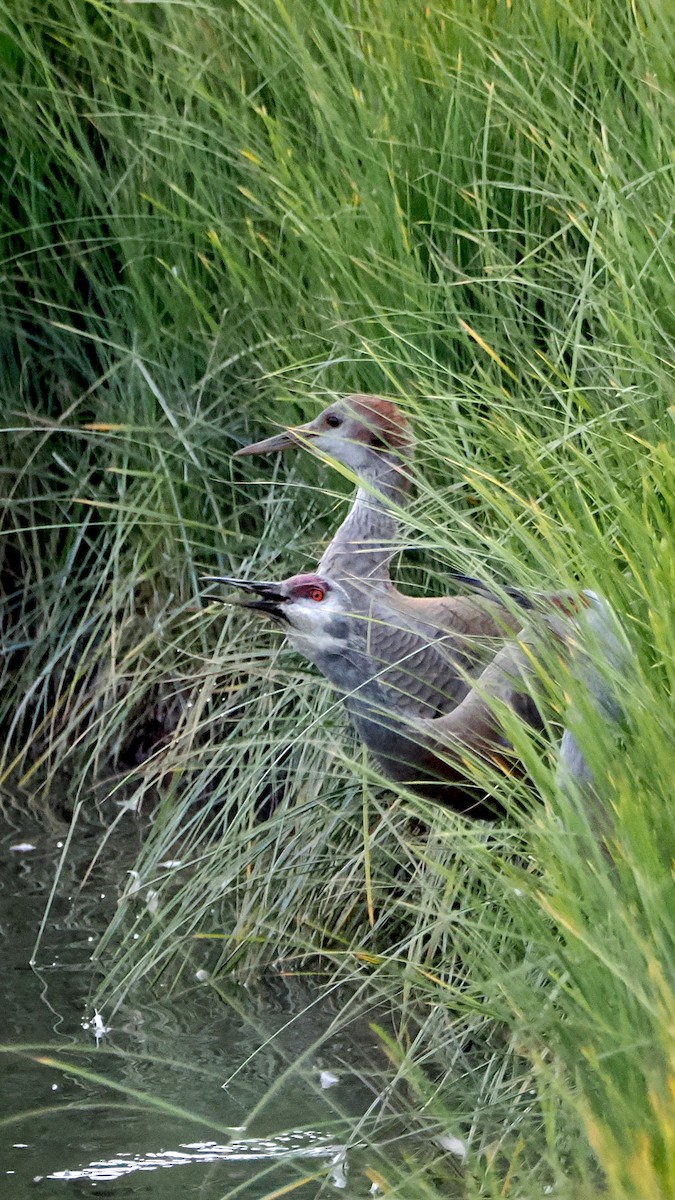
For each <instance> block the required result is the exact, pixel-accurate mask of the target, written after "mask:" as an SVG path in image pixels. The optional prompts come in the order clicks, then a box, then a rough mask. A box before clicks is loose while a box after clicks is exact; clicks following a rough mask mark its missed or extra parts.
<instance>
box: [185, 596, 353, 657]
mask: <svg viewBox="0 0 675 1200" xmlns="http://www.w3.org/2000/svg"><path fill="white" fill-rule="evenodd" d="M204 578H205V581H206V582H210V583H226V584H229V585H230V586H231V587H236V588H239V589H240V590H241V591H243V592H245V593H248V594H247V595H246V596H244V597H241V598H232V599H230V600H229V603H231V604H238V605H241V606H242V607H243V608H248V609H252V610H254V611H256V612H261V613H263V614H264V615H265V616H267V617H270V618H271V619H272V620H273V621H275V622H277V623H278V624H279V625H281V626H282V627H283V628H284V631H285V632H286V633H287V634H288V636H289V637H290V640H291V641H292V642H293V644H294V645H295V646H296V648H297V649H299V650H301V651H302V653H303V654H304V655H305V657H306V658H309V659H310V661H312V662H314V663H317V665H319V666H321V663H320V660H321V658H322V656H324V655H341V654H344V653H345V651H347V650H348V649H355V648H357V647H359V648H361V646H362V644H365V638H366V630H365V623H364V622H363V620H362V619H360V618H359V617H358V616H357V615H355V614H353V612H352V609H353V606H352V604H351V603H350V600H349V597H348V595H347V592H346V591H345V590H344V588H343V587H341V585H340V584H339V583H336V582H335V581H333V580H328V579H325V578H323V577H322V576H320V575H311V574H308V575H292V576H291V577H290V579H283V580H282V581H281V582H280V583H269V582H266V581H265V582H263V581H261V580H257V581H255V580H249V579H234V578H232V577H231V576H228V575H221V576H214V575H208V576H205V577H204Z"/></svg>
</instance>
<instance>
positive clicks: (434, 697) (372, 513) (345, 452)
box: [236, 394, 520, 717]
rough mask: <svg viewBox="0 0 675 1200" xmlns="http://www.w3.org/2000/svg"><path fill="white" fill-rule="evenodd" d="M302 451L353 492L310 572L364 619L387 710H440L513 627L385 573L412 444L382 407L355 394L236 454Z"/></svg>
mask: <svg viewBox="0 0 675 1200" xmlns="http://www.w3.org/2000/svg"><path fill="white" fill-rule="evenodd" d="M293 446H304V447H306V448H307V449H309V450H311V451H312V452H313V453H314V454H317V455H318V456H319V457H320V458H322V459H332V460H334V461H336V462H338V463H342V464H343V465H344V466H346V467H348V468H349V469H350V470H352V471H353V472H354V473H355V475H356V476H357V479H358V488H357V491H356V495H355V497H354V500H353V503H352V505H351V508H350V510H349V512H348V514H347V516H346V518H345V520H344V521H343V522H342V524H341V525H340V527H339V529H338V530H337V532H336V534H335V536H334V537H333V539H332V541H331V542H330V544H329V545H328V547H327V548H326V550H325V551H324V553H323V555H322V557H321V561H320V562H319V565H318V568H317V572H318V574H319V575H321V576H322V577H326V578H328V579H330V580H332V581H334V582H335V583H337V584H340V585H341V586H342V588H343V589H344V591H345V592H346V594H347V596H348V598H349V603H350V605H351V611H352V612H353V613H354V614H355V615H358V616H361V617H362V618H365V619H366V628H367V635H368V638H367V640H368V647H367V648H368V653H369V655H370V657H371V658H372V659H373V661H374V663H376V664H377V665H378V670H379V682H380V684H381V686H383V687H386V688H388V689H390V696H389V706H390V707H391V706H395V707H396V708H397V710H398V711H400V712H405V713H407V714H408V715H409V716H424V717H434V716H436V715H438V714H440V713H446V712H449V711H450V710H451V709H452V708H454V706H455V705H456V704H458V703H460V702H461V701H462V700H463V699H464V697H465V696H466V695H467V693H468V692H469V691H470V688H471V678H472V676H475V675H476V674H478V673H479V672H480V670H481V669H482V668H483V667H484V666H485V665H486V663H487V662H489V660H490V659H491V658H492V656H493V655H494V653H495V651H496V650H497V649H498V648H499V647H500V646H501V645H503V642H504V638H505V636H508V635H509V634H512V633H514V632H515V631H516V630H517V629H518V627H519V624H520V622H519V621H518V619H517V618H514V617H513V615H512V614H511V613H510V612H509V611H507V609H506V608H505V607H504V606H503V605H501V604H500V603H499V601H498V600H497V599H496V598H494V597H488V596H483V595H474V596H466V595H464V596H458V595H453V596H441V597H423V598H421V597H416V596H408V595H405V594H404V593H403V592H401V591H399V589H398V588H397V587H395V586H394V584H393V583H392V581H391V578H390V574H389V566H390V562H391V559H392V557H393V555H394V554H395V552H396V548H397V538H398V534H399V520H398V517H397V516H396V508H397V507H399V508H400V507H403V506H404V505H405V504H406V503H407V501H408V494H409V490H410V484H411V471H412V460H413V451H414V441H413V436H412V431H411V429H410V426H409V424H408V422H407V421H406V419H405V417H404V416H403V415H402V413H401V412H400V411H399V409H398V408H397V407H396V405H394V404H392V403H391V401H389V400H384V399H382V397H380V396H371V395H362V394H356V395H352V396H346V397H345V398H343V399H342V400H339V401H336V403H335V404H332V405H330V406H329V407H328V408H326V409H325V410H324V411H323V412H322V413H320V414H319V416H318V417H315V419H314V420H313V421H309V422H308V423H307V424H306V425H299V426H297V427H295V428H292V429H285V430H283V431H282V432H281V433H278V434H274V435H273V436H272V437H270V438H266V439H265V440H264V441H261V442H255V443H253V444H252V445H250V446H244V447H242V449H240V450H238V451H236V456H242V455H249V454H272V453H276V452H278V451H281V450H286V449H288V448H289V447H293Z"/></svg>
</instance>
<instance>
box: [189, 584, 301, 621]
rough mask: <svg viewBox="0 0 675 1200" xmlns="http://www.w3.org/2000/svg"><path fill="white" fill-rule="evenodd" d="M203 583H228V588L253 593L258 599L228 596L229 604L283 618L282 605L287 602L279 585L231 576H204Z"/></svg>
mask: <svg viewBox="0 0 675 1200" xmlns="http://www.w3.org/2000/svg"><path fill="white" fill-rule="evenodd" d="M202 582H203V583H226V584H227V586H228V587H234V588H239V590H240V591H242V592H253V593H254V595H255V596H257V597H258V599H256V600H250V599H249V598H248V597H247V596H228V597H227V603H228V604H238V605H241V607H242V608H252V609H255V610H256V611H257V612H263V613H267V615H268V616H270V617H278V618H280V619H281V618H283V609H282V607H281V606H282V605H283V604H284V601H285V600H286V597H285V596H284V594H283V592H281V591H280V590H279V584H278V583H267V582H262V581H259V582H253V581H251V580H249V579H235V578H234V577H233V576H231V575H202Z"/></svg>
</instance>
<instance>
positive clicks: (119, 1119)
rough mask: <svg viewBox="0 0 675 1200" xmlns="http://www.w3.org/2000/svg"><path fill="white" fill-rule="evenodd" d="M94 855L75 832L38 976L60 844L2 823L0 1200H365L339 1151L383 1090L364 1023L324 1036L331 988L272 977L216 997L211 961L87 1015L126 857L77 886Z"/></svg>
mask: <svg viewBox="0 0 675 1200" xmlns="http://www.w3.org/2000/svg"><path fill="white" fill-rule="evenodd" d="M29 846H30V847H31V849H30V850H29V849H28V847H29ZM11 847H17V848H16V849H11ZM95 849H96V838H95V837H92V838H90V844H89V845H88V846H87V845H86V838H85V837H84V835H83V836H82V838H81V839H80V844H79V846H78V850H77V854H76V855H75V856H73V861H72V862H70V863H69V864H68V874H67V875H66V874H65V873H64V877H63V878H62V880H61V881H60V883H59V886H58V889H57V894H56V896H55V898H54V900H53V903H52V905H51V908H50V917H49V924H48V927H47V928H46V929H45V930H44V932H43V937H42V941H41V945H40V952H39V959H38V964H37V966H36V967H35V968H32V967H31V965H30V963H31V958H32V954H33V948H34V945H35V937H36V931H37V929H38V927H39V925H40V922H41V920H42V917H43V913H44V910H45V901H46V898H47V896H48V894H49V891H50V889H51V887H52V883H53V880H54V875H55V868H56V863H57V862H58V859H59V856H60V853H61V846H60V845H59V839H58V838H57V837H56V836H55V835H53V834H49V833H47V832H46V831H45V830H42V829H38V830H35V829H28V828H21V829H20V830H17V829H12V830H10V829H5V830H3V829H2V827H1V826H0V946H1V953H2V970H1V971H0V1013H1V1015H2V1021H1V1026H0V1042H2V1043H3V1044H4V1049H5V1051H7V1050H8V1048H9V1047H16V1048H17V1049H16V1050H14V1051H13V1052H12V1053H8V1052H5V1053H2V1054H0V1196H3V1197H4V1196H5V1195H7V1196H8V1198H10V1200H24V1198H25V1200H28V1197H29V1196H30V1197H34V1196H35V1195H36V1194H37V1195H38V1196H40V1195H42V1196H46V1197H48V1198H49V1200H51V1198H52V1197H55V1196H60V1195H62V1194H63V1195H64V1196H66V1195H68V1196H73V1195H76V1196H81V1195H82V1196H84V1195H88V1194H89V1193H90V1192H91V1191H92V1189H96V1191H97V1192H98V1194H99V1195H100V1194H103V1193H102V1191H101V1185H103V1187H104V1188H105V1194H106V1195H107V1196H110V1197H112V1198H113V1200H126V1198H127V1197H137V1196H143V1197H145V1198H146V1200H174V1198H175V1200H183V1198H184V1196H185V1195H186V1189H189V1191H190V1194H192V1193H193V1192H194V1193H195V1194H198V1195H199V1196H200V1198H201V1200H220V1198H221V1197H227V1196H228V1195H234V1194H236V1196H237V1197H238V1200H259V1198H260V1197H261V1196H265V1195H267V1194H268V1193H272V1192H277V1191H283V1190H285V1189H288V1190H292V1191H294V1192H295V1190H296V1188H298V1189H299V1191H298V1195H300V1196H302V1197H304V1198H307V1197H310V1196H315V1195H319V1193H321V1194H322V1195H326V1194H328V1193H330V1192H332V1191H334V1189H338V1190H340V1193H341V1194H342V1195H349V1197H352V1196H353V1197H362V1196H363V1197H365V1196H368V1195H369V1194H370V1192H371V1188H372V1186H373V1185H372V1178H373V1176H372V1172H370V1171H369V1168H368V1163H367V1162H366V1160H365V1159H364V1160H363V1161H362V1162H360V1164H359V1165H358V1166H357V1165H356V1161H357V1160H358V1156H359V1154H361V1153H363V1151H362V1150H359V1149H356V1148H355V1147H354V1146H353V1145H352V1141H350V1129H351V1128H353V1127H354V1119H355V1118H356V1119H358V1118H359V1117H362V1116H363V1114H366V1113H367V1112H368V1110H369V1109H370V1108H373V1110H375V1109H376V1108H377V1106H378V1103H379V1101H378V1096H379V1093H380V1091H381V1081H380V1070H381V1066H382V1063H381V1051H380V1047H379V1043H378V1042H377V1039H376V1037H375V1036H374V1034H373V1033H372V1032H371V1030H370V1027H369V1024H368V1021H367V1020H363V1021H353V1022H352V1023H351V1024H350V1025H349V1026H348V1027H347V1028H344V1027H343V1026H341V1025H336V1026H335V1028H334V1029H333V1028H332V1022H333V1021H334V1018H335V1016H336V1014H338V1013H339V1011H340V1004H341V993H340V991H339V989H337V990H336V989H335V988H333V989H327V990H326V993H325V994H322V993H319V992H318V991H317V989H316V988H311V987H309V986H308V985H305V984H302V983H301V982H299V981H298V982H295V981H292V980H288V979H281V978H279V979H277V980H276V981H272V982H271V983H270V984H269V985H265V987H264V988H263V987H262V986H261V987H259V988H257V989H253V990H251V989H248V988H244V987H241V986H238V985H236V984H231V983H226V984H221V985H220V986H219V987H218V989H216V988H214V987H212V986H211V985H210V984H209V982H208V981H209V975H208V971H207V970H204V969H203V967H204V966H205V965H208V964H207V963H206V960H205V961H204V962H202V963H197V964H196V967H197V969H195V970H194V971H193V974H192V978H191V979H189V980H185V981H183V980H181V988H180V989H177V990H175V991H174V992H173V993H172V994H171V995H169V994H168V988H167V987H165V986H164V985H163V984H162V982H161V981H160V982H159V983H158V984H157V986H156V987H155V988H154V989H153V990H152V991H151V990H150V989H148V990H147V992H145V993H144V994H138V992H136V993H135V994H134V995H133V996H131V997H130V998H129V999H128V1001H127V1002H126V1004H125V1006H124V1007H122V1008H120V1009H118V1010H117V1012H116V1013H115V1014H114V1016H113V1017H111V1018H109V1017H108V1015H107V1014H106V1013H105V1012H103V1013H101V1014H97V1015H92V1010H91V1007H90V1005H89V996H90V994H91V993H92V991H93V990H94V987H95V985H96V984H97V983H98V979H97V978H96V976H95V972H96V970H97V968H95V966H94V965H93V964H92V963H91V954H92V951H93V949H94V947H95V945H96V943H97V941H98V939H99V937H100V936H101V934H102V933H103V931H104V929H105V928H106V926H107V924H108V921H109V918H110V914H111V911H112V909H113V907H114V905H115V904H116V901H117V896H118V894H119V890H120V889H121V888H122V887H123V886H125V884H126V882H127V879H128V876H127V874H126V872H127V870H128V869H129V868H130V867H131V864H132V862H133V856H134V853H135V850H136V845H135V844H134V840H133V839H132V840H131V841H130V842H129V843H127V844H125V842H124V841H122V840H119V842H118V844H116V845H115V847H114V853H112V854H109V855H107V856H106V861H107V863H108V865H107V866H105V865H102V864H97V866H96V868H95V870H94V871H93V872H92V874H91V876H90V877H89V878H88V879H87V883H86V886H85V887H83V888H80V880H81V879H82V878H83V876H84V874H85V872H86V869H87V866H88V864H89V863H90V861H91V859H92V858H93V855H94V852H95ZM206 952H207V951H206V949H205V951H204V953H206ZM85 1016H87V1017H88V1028H87V1029H86V1030H85V1029H84V1028H83V1018H85ZM99 1043H100V1044H99ZM21 1047H23V1049H22V1048H21ZM38 1047H39V1048H38ZM195 1126H197V1127H199V1128H195ZM195 1135H197V1139H198V1140H195ZM359 1140H361V1139H359ZM347 1144H349V1146H350V1148H349V1151H347V1150H346V1146H347ZM369 1153H370V1152H369ZM354 1156H356V1159H355V1158H354ZM371 1161H372V1157H371V1158H369V1159H368V1162H371ZM385 1161H386V1159H385ZM348 1162H349V1165H350V1166H351V1171H350V1174H349V1176H348V1174H347V1167H348ZM380 1165H381V1164H380ZM168 1168H172V1169H171V1170H168ZM176 1168H182V1169H181V1170H176ZM303 1180H304V1181H305V1183H304V1184H303ZM348 1180H349V1182H347V1181H348ZM36 1184H37V1189H36ZM10 1187H11V1190H10Z"/></svg>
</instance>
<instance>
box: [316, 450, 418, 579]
mask: <svg viewBox="0 0 675 1200" xmlns="http://www.w3.org/2000/svg"><path fill="white" fill-rule="evenodd" d="M409 491H410V477H409V475H408V473H407V472H406V471H404V470H402V469H401V467H400V466H399V465H398V464H397V463H394V462H392V460H391V459H387V458H382V459H380V460H379V462H378V469H377V470H373V471H372V472H369V473H368V474H366V473H365V472H364V473H362V474H361V476H360V478H359V486H358V488H357V490H356V495H355V496H354V500H353V501H352V505H351V508H350V510H349V512H348V513H347V516H346V517H345V519H344V521H343V522H342V524H341V525H340V527H339V529H338V530H337V532H336V534H335V536H334V537H333V540H332V541H331V542H330V544H329V545H328V546H327V548H326V550H325V551H324V553H323V556H322V558H321V562H320V563H319V573H320V574H325V575H327V576H328V577H329V578H333V579H337V580H340V581H344V580H345V579H346V580H349V579H358V580H361V581H363V582H364V583H368V584H380V585H383V584H384V585H386V584H388V583H389V582H390V577H389V564H390V562H391V560H392V558H393V556H394V554H395V553H396V551H397V549H398V545H397V542H398V533H399V519H398V517H397V516H396V513H395V512H394V511H393V509H394V507H395V506H400V507H402V506H404V505H406V504H407V502H408V494H409Z"/></svg>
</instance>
